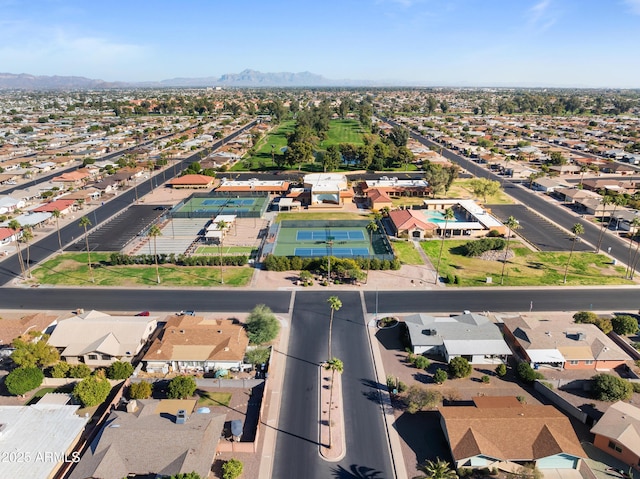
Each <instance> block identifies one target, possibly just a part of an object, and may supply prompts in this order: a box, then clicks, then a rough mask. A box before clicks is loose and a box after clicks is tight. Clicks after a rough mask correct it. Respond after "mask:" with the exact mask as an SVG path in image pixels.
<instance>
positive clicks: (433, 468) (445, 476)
mask: <svg viewBox="0 0 640 479" xmlns="http://www.w3.org/2000/svg"><path fill="white" fill-rule="evenodd" d="M419 467H420V471H422V472H424V474H425V475H424V476H423V478H424V479H457V478H458V476H457V474H456V471H455V470H453V469H452V468H451V466H450V464H449V463H448V462H447V461H443V460H442V459H440V458H437V459H436V460H435V461H426V462H425V463H424V464H421V465H420V466H419Z"/></svg>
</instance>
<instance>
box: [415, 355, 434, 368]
mask: <svg viewBox="0 0 640 479" xmlns="http://www.w3.org/2000/svg"><path fill="white" fill-rule="evenodd" d="M413 365H414V366H415V367H416V368H418V369H425V370H426V369H428V368H429V366H431V361H429V360H428V359H427V358H425V357H424V356H422V355H418V356H415V358H414V361H413Z"/></svg>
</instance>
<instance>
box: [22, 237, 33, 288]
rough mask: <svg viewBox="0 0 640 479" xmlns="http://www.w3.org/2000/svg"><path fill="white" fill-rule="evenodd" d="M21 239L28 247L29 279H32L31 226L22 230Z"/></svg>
mask: <svg viewBox="0 0 640 479" xmlns="http://www.w3.org/2000/svg"><path fill="white" fill-rule="evenodd" d="M21 239H22V241H24V244H26V245H27V278H29V279H31V278H32V276H31V240H33V230H32V229H31V227H30V226H27V227H25V228H23V229H22V238H21Z"/></svg>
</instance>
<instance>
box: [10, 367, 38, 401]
mask: <svg viewBox="0 0 640 479" xmlns="http://www.w3.org/2000/svg"><path fill="white" fill-rule="evenodd" d="M43 380H44V374H42V371H41V370H40V368H36V367H26V368H25V367H21V368H17V369H14V370H13V371H11V372H10V373H9V374H8V375H7V377H6V378H5V380H4V385H5V386H6V388H7V391H9V393H10V394H13V395H14V396H22V395H23V394H24V393H26V392H28V391H31V390H32V389H35V388H37V387H39V386H40V385H41V384H42V381H43Z"/></svg>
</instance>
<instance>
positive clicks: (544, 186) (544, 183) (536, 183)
mask: <svg viewBox="0 0 640 479" xmlns="http://www.w3.org/2000/svg"><path fill="white" fill-rule="evenodd" d="M568 187H569V185H568V184H567V183H565V182H564V181H558V180H554V179H552V178H538V179H537V180H533V183H531V189H532V190H535V191H542V192H543V193H553V192H554V191H555V190H557V189H560V188H568Z"/></svg>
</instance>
